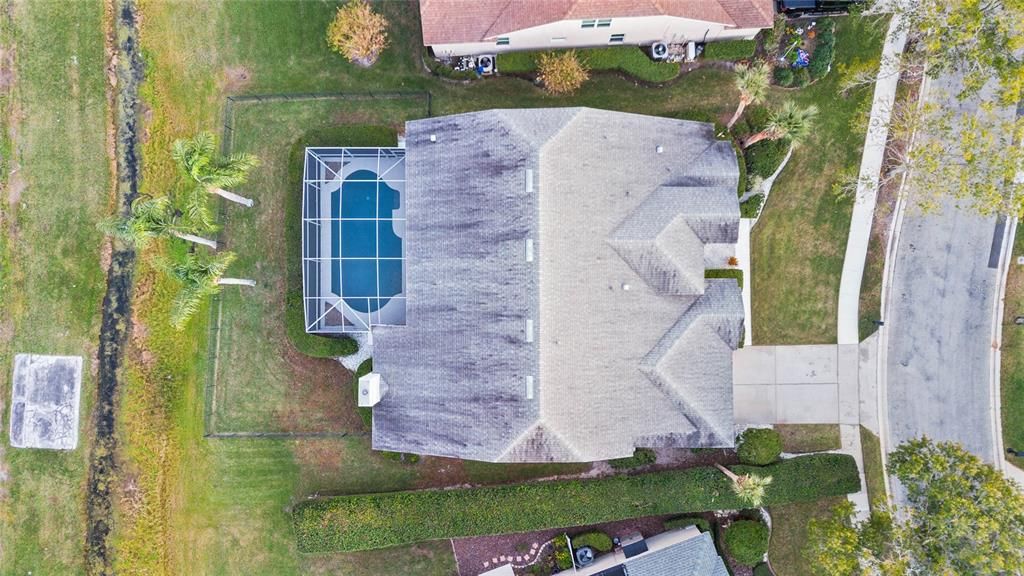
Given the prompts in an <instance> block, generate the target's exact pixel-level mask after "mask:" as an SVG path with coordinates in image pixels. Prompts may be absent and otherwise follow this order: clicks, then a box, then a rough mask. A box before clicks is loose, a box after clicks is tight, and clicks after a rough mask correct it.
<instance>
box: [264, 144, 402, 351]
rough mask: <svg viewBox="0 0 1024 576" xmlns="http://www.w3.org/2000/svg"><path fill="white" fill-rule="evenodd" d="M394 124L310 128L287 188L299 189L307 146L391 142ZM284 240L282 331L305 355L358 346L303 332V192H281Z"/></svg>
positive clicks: (292, 158)
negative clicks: (286, 250) (285, 253)
mask: <svg viewBox="0 0 1024 576" xmlns="http://www.w3.org/2000/svg"><path fill="white" fill-rule="evenodd" d="M397 138H398V136H397V133H396V132H395V129H394V128H388V127H386V126H333V127H330V128H324V129H320V130H311V131H309V132H307V133H306V134H304V135H303V136H302V137H301V138H300V139H299V140H298V141H296V142H295V144H293V145H292V149H291V153H290V155H289V158H288V181H289V182H290V186H291V187H290V188H289V190H301V189H302V165H303V162H304V161H305V152H306V146H394V145H395V142H396V141H397ZM283 196H284V198H285V201H284V222H285V225H284V226H285V242H286V244H287V248H288V254H289V256H290V258H289V259H288V263H287V264H288V266H287V277H288V283H287V292H286V293H285V310H284V317H285V331H286V332H287V333H288V339H289V340H291V342H292V345H293V346H295V348H296V349H297V350H298V351H299V352H302V353H303V354H305V355H307V356H314V357H317V358H337V357H338V356H349V355H352V354H355V353H356V352H357V351H358V350H359V345H358V344H356V341H355V340H353V339H351V338H348V337H328V336H315V335H313V334H309V333H307V332H306V318H305V312H304V311H303V307H302V261H301V258H300V254H302V245H301V244H302V218H301V215H300V214H299V212H300V211H301V210H302V194H284V195H283Z"/></svg>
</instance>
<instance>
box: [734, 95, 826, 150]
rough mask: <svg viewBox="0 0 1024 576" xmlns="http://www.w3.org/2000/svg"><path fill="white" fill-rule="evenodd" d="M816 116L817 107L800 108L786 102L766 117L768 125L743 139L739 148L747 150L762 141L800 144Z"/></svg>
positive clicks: (789, 101) (809, 130)
mask: <svg viewBox="0 0 1024 576" xmlns="http://www.w3.org/2000/svg"><path fill="white" fill-rule="evenodd" d="M817 116H818V107H817V106H815V105H813V104H811V105H808V106H807V107H804V108H800V107H798V106H797V105H796V104H795V103H793V101H792V100H787V101H786V102H784V103H783V104H782V107H781V108H779V109H778V110H773V111H772V112H771V114H770V115H769V116H768V125H767V126H765V127H764V129H763V130H761V131H760V132H757V133H756V134H751V135H750V136H748V137H746V138H744V139H743V141H742V142H741V143H740V147H742V148H749V147H750V146H752V145H754V144H756V143H758V142H760V141H762V140H781V139H783V138H786V139H788V140H789V141H790V142H792V143H794V144H798V143H800V142H801V141H802V140H803V139H804V138H806V137H807V136H808V135H809V134H810V132H811V125H812V124H813V123H814V119H815V118H816V117H817Z"/></svg>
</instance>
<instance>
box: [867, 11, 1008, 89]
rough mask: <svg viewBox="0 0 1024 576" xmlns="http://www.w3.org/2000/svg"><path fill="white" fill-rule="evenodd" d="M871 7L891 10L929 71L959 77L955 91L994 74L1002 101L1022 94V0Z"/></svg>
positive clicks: (981, 82)
mask: <svg viewBox="0 0 1024 576" xmlns="http://www.w3.org/2000/svg"><path fill="white" fill-rule="evenodd" d="M873 4H874V6H873V7H872V11H875V12H892V13H893V15H894V17H896V18H899V19H900V20H899V22H900V23H901V24H900V25H901V26H902V27H903V28H904V29H905V30H906V31H907V34H908V44H909V45H910V46H912V47H916V50H918V51H919V52H920V53H921V54H922V55H923V57H924V58H925V60H926V61H927V63H928V74H929V75H930V76H933V77H936V76H938V75H940V74H942V73H945V72H956V73H959V74H961V75H962V76H963V81H964V82H963V89H962V90H961V91H960V94H959V96H960V97H961V98H966V97H968V96H972V95H975V94H977V93H978V92H979V91H980V90H981V88H982V87H983V86H985V84H986V83H988V82H989V80H990V79H997V80H998V83H999V96H1000V99H1001V100H1002V103H1003V104H1007V105H1013V104H1016V103H1017V101H1018V100H1020V98H1021V96H1022V95H1024V57H1022V49H1024V2H1021V0H984V1H979V0H874V1H873Z"/></svg>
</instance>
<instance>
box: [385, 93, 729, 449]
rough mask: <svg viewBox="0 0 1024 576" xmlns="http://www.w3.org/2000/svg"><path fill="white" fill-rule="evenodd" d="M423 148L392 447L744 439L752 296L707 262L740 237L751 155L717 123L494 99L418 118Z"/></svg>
mask: <svg viewBox="0 0 1024 576" xmlns="http://www.w3.org/2000/svg"><path fill="white" fill-rule="evenodd" d="M431 136H433V138H434V141H433V142H432V141H431ZM406 146H407V153H406V176H407V178H406V180H407V184H406V206H405V209H406V214H407V216H408V217H409V220H408V222H407V227H406V236H405V239H404V240H405V246H406V255H405V257H406V266H407V272H406V274H407V284H406V296H407V325H406V326H396V327H392V326H376V327H374V328H373V336H374V368H375V370H376V371H377V372H379V373H380V374H381V377H382V379H383V380H384V381H385V382H386V383H387V385H388V394H387V395H386V396H385V397H384V398H383V399H382V400H381V402H380V403H379V404H377V405H376V406H375V407H374V425H373V442H374V447H375V448H377V449H381V450H391V451H403V452H416V453H423V454H435V455H442V456H453V457H460V458H468V459H475V460H489V461H509V462H519V461H592V460H602V459H607V458H615V457H620V456H624V455H629V454H631V453H632V451H633V448H634V447H635V446H686V447H696V446H729V445H731V444H732V441H733V438H732V429H733V420H732V364H731V353H732V350H733V349H735V348H736V346H737V345H738V342H739V339H740V337H741V335H742V327H743V306H742V301H741V298H740V291H739V288H738V286H737V285H736V282H735V281H734V280H705V279H704V278H703V275H704V254H705V248H706V247H707V245H709V244H728V243H734V242H735V241H736V238H737V234H738V224H739V207H738V204H737V198H736V180H737V178H738V169H737V165H736V156H735V153H734V152H733V149H732V147H731V146H730V145H729V143H728V142H724V141H718V140H716V139H715V136H714V129H713V127H712V126H711V125H710V124H705V123H698V122H689V121H682V120H672V119H666V118H655V117H649V116H640V115H636V114H625V113H619V112H608V111H602V110H594V109H587V108H560V109H533V110H491V111H485V112H477V113H472V114H461V115H456V116H446V117H441V118H431V119H426V120H418V121H414V122H410V123H408V124H407V127H406ZM659 146H661V148H662V150H663V152H662V153H658V152H657V151H656V149H657V148H658V147H659ZM527 240H530V241H531V242H532V245H533V255H534V258H533V259H532V261H531V260H530V259H529V258H527V256H526V255H527V251H528V249H527ZM527 321H530V323H531V324H532V326H533V329H532V332H533V334H532V335H531V334H528V328H527V326H528V324H527ZM531 336H532V337H531Z"/></svg>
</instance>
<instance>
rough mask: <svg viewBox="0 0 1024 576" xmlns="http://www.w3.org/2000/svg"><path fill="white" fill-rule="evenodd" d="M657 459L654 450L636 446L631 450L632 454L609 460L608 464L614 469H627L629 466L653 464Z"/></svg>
mask: <svg viewBox="0 0 1024 576" xmlns="http://www.w3.org/2000/svg"><path fill="white" fill-rule="evenodd" d="M657 459H658V456H657V455H656V454H655V453H654V450H651V449H650V448H637V449H636V450H634V451H633V455H632V456H629V457H626V458H616V459H615V460H609V461H608V464H609V465H610V466H611V467H612V468H615V469H616V470H629V469H630V468H639V467H641V466H646V465H648V464H654V462H655V461H656V460H657Z"/></svg>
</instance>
